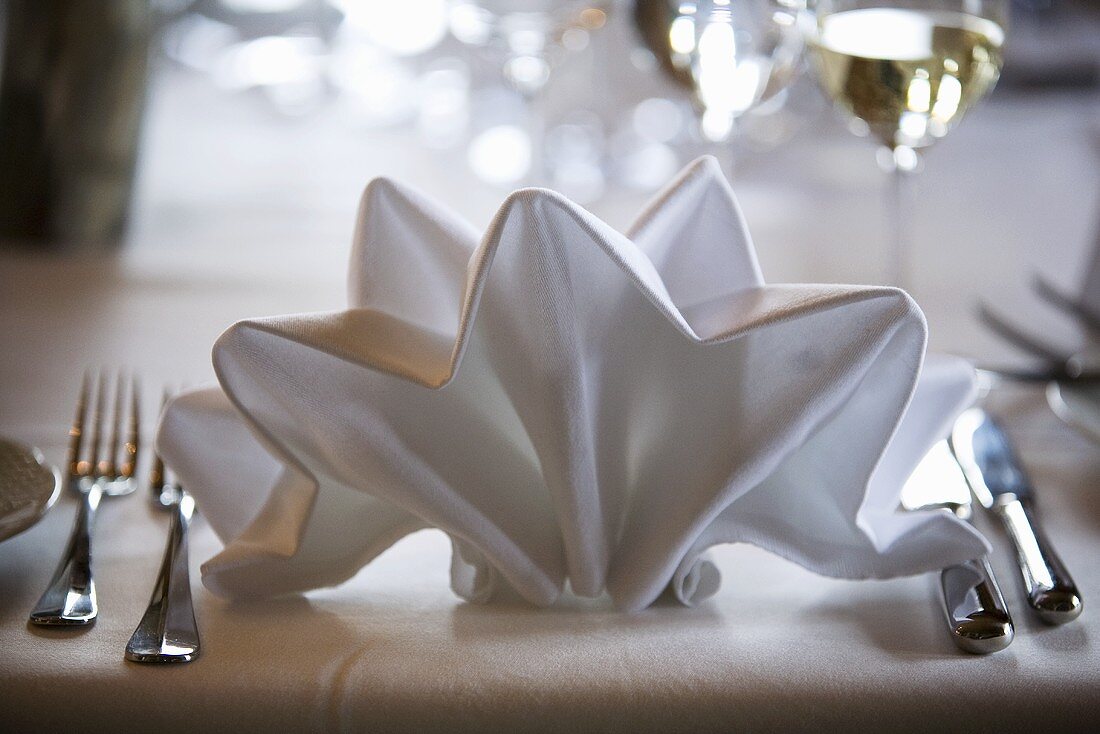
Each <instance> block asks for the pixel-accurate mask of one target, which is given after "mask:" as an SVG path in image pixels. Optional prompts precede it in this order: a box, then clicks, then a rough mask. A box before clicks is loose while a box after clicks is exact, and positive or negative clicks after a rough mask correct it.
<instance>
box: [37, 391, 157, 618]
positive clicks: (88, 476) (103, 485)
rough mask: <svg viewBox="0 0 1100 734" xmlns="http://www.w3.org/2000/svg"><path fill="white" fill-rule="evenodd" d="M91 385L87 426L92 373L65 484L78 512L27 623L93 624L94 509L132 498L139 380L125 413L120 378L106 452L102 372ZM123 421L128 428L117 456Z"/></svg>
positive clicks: (82, 393)
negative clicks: (106, 499)
mask: <svg viewBox="0 0 1100 734" xmlns="http://www.w3.org/2000/svg"><path fill="white" fill-rule="evenodd" d="M95 382H96V390H95V400H94V408H93V411H92V418H91V421H90V422H89V421H88V419H87V418H88V416H87V413H88V406H89V403H90V402H91V392H92V383H93V380H92V377H91V374H90V373H86V374H85V375H84V382H83V385H82V386H81V390H80V397H79V398H78V400H77V407H76V417H75V418H74V419H73V425H72V428H71V429H69V455H68V460H67V462H66V464H67V467H66V469H67V471H66V485H67V486H68V488H69V489H70V490H71V491H73V492H76V493H78V494H79V495H80V498H81V502H80V509H79V510H78V511H77V514H76V520H75V522H74V523H73V530H72V534H71V535H70V537H69V543H68V545H67V546H66V548H65V553H64V555H62V557H61V562H60V563H59V564H58V566H57V570H56V571H55V572H54V575H53V579H52V580H51V581H50V584H49V586H48V587H47V588H46V591H45V592H44V593H43V594H42V597H41V598H40V599H39V600H38V604H37V605H36V606H35V608H34V611H32V612H31V615H30V622H31V624H36V625H45V626H61V627H80V626H84V625H88V624H91V623H92V622H94V621H95V618H96V615H97V614H98V613H99V606H98V603H97V601H96V591H95V579H94V578H93V576H92V527H93V525H94V523H95V515H96V510H97V509H98V508H99V502H100V500H101V499H102V498H103V495H105V494H106V495H108V496H118V495H125V494H130V493H131V492H133V491H134V488H135V487H136V482H135V479H134V474H135V470H136V468H137V461H138V450H139V446H138V441H139V438H138V437H139V435H140V412H141V406H140V391H139V388H138V383H137V380H136V378H132V379H131V380H130V381H129V382H130V389H129V398H130V399H129V410H126V409H125V407H126V383H127V381H126V379H125V378H124V377H123V375H122V374H121V373H120V374H119V375H118V379H117V381H116V384H115V401H114V415H113V419H112V429H111V435H110V438H109V439H108V442H107V446H106V448H105V449H104V446H103V435H104V433H103V427H104V423H105V421H106V411H107V392H108V380H107V375H106V373H102V372H101V373H100V375H99V379H98V380H96V381H95ZM127 416H128V417H127ZM124 420H126V422H127V423H128V426H127V430H126V439H125V443H124V444H122V445H121V453H120V442H121V440H122V426H123V421H124ZM89 427H90V430H91V445H90V447H89V448H88V449H87V450H85V445H84V436H85V431H86V430H87V429H88V428H89Z"/></svg>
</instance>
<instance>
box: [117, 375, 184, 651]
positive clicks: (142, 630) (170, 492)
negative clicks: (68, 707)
mask: <svg viewBox="0 0 1100 734" xmlns="http://www.w3.org/2000/svg"><path fill="white" fill-rule="evenodd" d="M167 399H168V396H167V394H165V399H164V401H163V402H162V404H161V410H162V411H163V409H164V404H165V403H167ZM149 491H150V493H151V494H152V496H151V497H150V499H151V500H152V502H153V505H154V506H156V507H158V508H160V509H164V510H168V511H170V512H171V513H172V519H171V524H170V526H169V529H168V543H167V544H166V546H165V548H164V559H163V560H162V561H161V564H160V572H159V573H158V574H157V581H156V584H155V585H154V586H153V593H152V596H151V598H150V599H149V606H148V608H147V609H146V610H145V614H143V615H142V617H141V621H140V622H139V623H138V626H137V629H135V630H134V633H133V635H131V636H130V641H129V642H128V643H127V644H126V659H127V660H129V661H131V662H135V663H186V662H189V661H191V660H194V659H195V658H196V657H198V654H199V630H198V626H197V625H196V623H195V608H194V605H193V603H192V601H191V578H190V573H189V570H188V552H187V535H188V533H187V531H188V528H189V527H190V525H191V518H192V516H193V515H194V512H195V501H194V500H193V499H191V495H189V494H187V492H185V491H184V489H183V487H181V486H180V485H179V484H178V483H176V482H170V481H168V474H167V472H166V471H165V468H164V461H163V460H162V459H161V457H160V454H159V453H158V452H155V451H154V453H153V469H152V472H151V473H150V477H149Z"/></svg>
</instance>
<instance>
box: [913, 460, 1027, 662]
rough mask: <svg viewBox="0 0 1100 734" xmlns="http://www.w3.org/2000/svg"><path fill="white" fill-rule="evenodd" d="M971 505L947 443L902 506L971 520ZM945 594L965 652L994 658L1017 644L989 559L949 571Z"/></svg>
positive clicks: (918, 473) (916, 474)
mask: <svg viewBox="0 0 1100 734" xmlns="http://www.w3.org/2000/svg"><path fill="white" fill-rule="evenodd" d="M970 505H971V493H970V488H969V487H968V486H967V484H966V479H965V478H964V477H963V474H962V469H960V468H959V465H958V462H956V461H955V457H954V456H953V455H952V454H951V449H950V448H949V447H948V445H947V441H946V440H944V441H940V442H939V443H937V444H936V445H935V446H933V447H932V449H931V450H930V451H929V452H928V454H926V455H925V457H924V459H922V460H921V463H920V464H919V465H918V466H917V468H916V469H915V470H914V471H913V474H912V475H911V476H910V477H909V480H908V481H907V482H906V483H905V487H904V488H903V489H902V492H901V506H902V508H903V509H905V510H909V511H917V510H930V509H936V508H946V509H949V510H951V511H953V512H954V513H955V514H956V515H958V516H959V517H960V518H962V519H964V520H968V519H969V518H970V515H971V508H970ZM940 590H941V592H942V597H943V609H944V612H945V614H946V616H947V625H948V629H949V630H950V631H951V639H952V640H953V641H954V643H955V644H956V645H957V646H958V647H959V648H961V649H962V650H965V651H966V652H972V653H978V654H988V653H992V652H997V651H998V650H1003V649H1005V648H1006V647H1008V645H1009V643H1010V642H1012V637H1013V635H1014V628H1013V626H1012V617H1011V615H1010V614H1009V612H1008V606H1007V605H1006V604H1005V600H1004V596H1003V595H1002V594H1001V589H1000V587H999V586H998V585H997V579H996V577H995V576H994V575H993V569H992V568H990V566H989V561H988V560H987V559H986V558H984V557H983V558H975V559H973V560H970V561H967V562H965V563H961V564H959V565H957V566H949V567H948V568H945V569H943V571H941V573H940Z"/></svg>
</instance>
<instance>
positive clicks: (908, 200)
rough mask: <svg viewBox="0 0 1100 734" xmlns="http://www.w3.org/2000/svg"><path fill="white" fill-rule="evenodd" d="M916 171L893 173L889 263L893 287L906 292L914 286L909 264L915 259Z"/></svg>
mask: <svg viewBox="0 0 1100 734" xmlns="http://www.w3.org/2000/svg"><path fill="white" fill-rule="evenodd" d="M913 175H914V172H913V171H910V170H906V169H905V168H903V167H901V166H898V165H895V166H894V168H893V171H892V172H891V174H890V177H891V179H892V180H891V182H890V183H891V186H890V212H889V216H890V228H891V230H892V232H891V236H892V238H891V249H890V253H889V262H888V263H887V268H888V271H887V278H888V282H889V284H890V285H893V286H897V287H898V288H901V289H903V290H909V289H910V288H911V287H912V285H913V284H912V282H911V281H910V276H911V273H910V272H909V262H910V258H911V256H912V252H911V250H912V233H913V229H912V227H913V181H912V179H913Z"/></svg>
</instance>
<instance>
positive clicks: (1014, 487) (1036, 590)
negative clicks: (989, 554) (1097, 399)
mask: <svg viewBox="0 0 1100 734" xmlns="http://www.w3.org/2000/svg"><path fill="white" fill-rule="evenodd" d="M951 449H952V451H954V453H955V457H956V458H957V459H958V460H959V464H960V465H961V466H962V468H963V474H964V475H965V476H966V480H967V483H968V484H969V485H970V489H971V490H972V491H973V493H974V496H975V497H977V499H978V501H979V502H980V503H981V504H982V505H983V506H984V507H986V508H988V509H990V510H992V511H993V512H994V513H995V514H996V515H997V516H998V517H1000V518H1001V521H1002V522H1003V523H1004V526H1005V528H1006V529H1007V531H1008V535H1009V537H1010V538H1011V539H1012V543H1013V545H1015V547H1016V558H1017V561H1018V563H1019V566H1020V572H1021V575H1022V577H1023V581H1024V587H1025V589H1026V591H1027V600H1028V604H1030V605H1031V608H1032V609H1034V610H1035V611H1036V612H1037V613H1038V614H1039V617H1040V618H1041V619H1042V620H1043V621H1045V622H1048V623H1050V624H1064V623H1065V622H1069V621H1071V620H1073V619H1076V618H1077V616H1078V615H1079V614H1080V613H1081V608H1082V600H1081V595H1080V593H1079V592H1078V591H1077V587H1076V585H1075V584H1074V583H1073V579H1071V578H1070V575H1069V573H1068V572H1067V571H1066V569H1065V566H1063V565H1062V561H1061V560H1060V559H1059V558H1058V556H1057V554H1056V553H1055V552H1054V549H1053V547H1051V545H1050V542H1049V541H1048V540H1047V539H1046V536H1045V535H1044V534H1043V533H1042V532H1041V531H1040V529H1039V526H1038V523H1037V521H1036V517H1035V510H1034V502H1035V500H1034V489H1033V488H1032V486H1031V484H1030V482H1029V481H1028V478H1027V476H1026V474H1024V471H1023V468H1022V467H1021V466H1020V462H1019V461H1018V460H1017V458H1016V456H1015V454H1014V453H1013V451H1012V446H1011V444H1010V443H1009V441H1008V436H1006V435H1005V433H1004V431H1003V430H1002V429H1001V427H1000V426H999V425H998V424H997V422H996V421H994V420H993V418H992V417H991V416H990V415H989V414H988V413H986V412H985V411H984V410H982V409H981V408H971V409H970V410H968V411H966V412H965V413H963V414H962V415H961V416H959V419H958V420H957V421H956V422H955V427H954V429H953V430H952V433H951Z"/></svg>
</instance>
